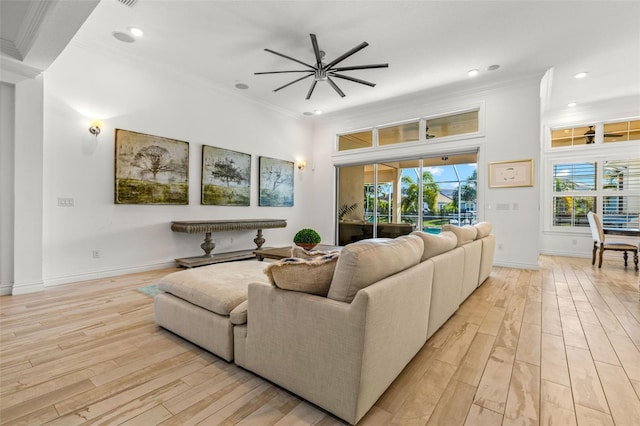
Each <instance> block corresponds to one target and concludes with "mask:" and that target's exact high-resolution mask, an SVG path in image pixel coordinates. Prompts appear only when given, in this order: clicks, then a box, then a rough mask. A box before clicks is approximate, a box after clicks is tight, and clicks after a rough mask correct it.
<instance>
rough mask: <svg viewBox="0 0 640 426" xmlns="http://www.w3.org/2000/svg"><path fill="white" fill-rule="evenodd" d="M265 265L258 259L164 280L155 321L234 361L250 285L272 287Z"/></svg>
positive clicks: (190, 271)
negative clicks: (237, 331) (236, 335)
mask: <svg viewBox="0 0 640 426" xmlns="http://www.w3.org/2000/svg"><path fill="white" fill-rule="evenodd" d="M266 265H267V264H266V263H264V262H259V261H258V260H249V261H241V262H230V263H217V264H214V265H210V266H204V267H200V268H194V269H188V270H184V271H178V272H174V273H172V274H169V275H167V276H165V277H163V278H162V279H161V280H160V281H159V282H158V289H159V290H161V292H160V293H159V294H158V295H157V296H156V297H155V302H154V303H155V305H154V308H155V317H156V322H157V323H158V325H160V326H161V327H164V328H166V329H167V330H170V331H172V332H173V333H175V334H177V335H179V336H181V337H183V338H185V339H187V340H189V341H191V342H193V343H195V344H196V345H198V346H201V347H203V348H204V349H207V350H208V351H210V352H213V353H214V354H216V355H218V356H219V357H220V358H223V359H225V360H227V361H232V360H233V327H234V323H240V324H243V323H244V322H246V303H243V302H244V301H246V300H247V287H248V284H249V283H250V282H264V283H265V285H270V284H269V281H268V280H267V277H266V276H265V274H264V272H263V270H264V268H265V266H266ZM239 305H243V306H239ZM234 318H235V320H234Z"/></svg>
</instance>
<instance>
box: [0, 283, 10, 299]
mask: <svg viewBox="0 0 640 426" xmlns="http://www.w3.org/2000/svg"><path fill="white" fill-rule="evenodd" d="M12 288H13V284H2V285H0V296H6V295H8V294H11V289H12Z"/></svg>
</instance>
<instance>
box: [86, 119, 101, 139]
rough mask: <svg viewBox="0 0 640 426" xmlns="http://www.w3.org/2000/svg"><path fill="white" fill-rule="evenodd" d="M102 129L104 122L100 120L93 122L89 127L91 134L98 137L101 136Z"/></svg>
mask: <svg viewBox="0 0 640 426" xmlns="http://www.w3.org/2000/svg"><path fill="white" fill-rule="evenodd" d="M101 128H102V121H100V120H91V125H90V127H89V133H91V134H92V135H94V136H95V137H98V135H99V134H100V129H101Z"/></svg>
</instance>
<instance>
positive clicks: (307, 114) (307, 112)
mask: <svg viewBox="0 0 640 426" xmlns="http://www.w3.org/2000/svg"><path fill="white" fill-rule="evenodd" d="M302 114H303V115H306V116H309V115H313V113H312V112H311V111H305V112H303V113H302Z"/></svg>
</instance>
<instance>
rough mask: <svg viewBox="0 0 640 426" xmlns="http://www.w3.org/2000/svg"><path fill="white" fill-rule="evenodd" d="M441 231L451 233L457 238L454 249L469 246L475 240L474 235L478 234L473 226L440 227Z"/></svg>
mask: <svg viewBox="0 0 640 426" xmlns="http://www.w3.org/2000/svg"><path fill="white" fill-rule="evenodd" d="M442 230H443V231H451V232H453V233H454V234H456V237H458V244H457V245H456V247H460V246H463V245H465V244H469V243H470V242H471V241H473V240H475V239H476V235H477V233H478V230H477V229H476V227H475V226H473V225H464V226H456V225H451V224H447V225H444V226H443V227H442Z"/></svg>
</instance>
